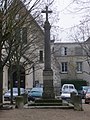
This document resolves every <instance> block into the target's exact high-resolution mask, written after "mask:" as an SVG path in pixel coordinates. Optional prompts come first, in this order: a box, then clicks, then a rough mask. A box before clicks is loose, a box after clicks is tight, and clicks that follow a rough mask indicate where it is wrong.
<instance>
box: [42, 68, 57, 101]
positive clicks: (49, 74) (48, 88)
mask: <svg viewBox="0 0 90 120" xmlns="http://www.w3.org/2000/svg"><path fill="white" fill-rule="evenodd" d="M43 86H44V87H43V99H54V98H55V94H54V87H53V71H52V70H44V71H43Z"/></svg>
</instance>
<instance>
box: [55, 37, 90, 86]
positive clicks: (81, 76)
mask: <svg viewBox="0 0 90 120" xmlns="http://www.w3.org/2000/svg"><path fill="white" fill-rule="evenodd" d="M53 53H54V63H55V66H56V67H57V68H58V70H59V71H58V73H59V75H60V81H63V80H77V81H78V80H86V81H87V82H88V83H89V84H90V56H89V55H90V38H89V39H88V40H86V41H85V42H81V43H79V42H73V43H71V42H68V43H67V42H64V43H62V42H60V43H54V46H53ZM56 72H57V71H56Z"/></svg>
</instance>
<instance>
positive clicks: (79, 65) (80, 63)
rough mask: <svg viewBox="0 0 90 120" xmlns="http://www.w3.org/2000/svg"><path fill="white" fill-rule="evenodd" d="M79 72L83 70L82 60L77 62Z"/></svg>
mask: <svg viewBox="0 0 90 120" xmlns="http://www.w3.org/2000/svg"><path fill="white" fill-rule="evenodd" d="M76 64H77V72H82V62H77V63H76Z"/></svg>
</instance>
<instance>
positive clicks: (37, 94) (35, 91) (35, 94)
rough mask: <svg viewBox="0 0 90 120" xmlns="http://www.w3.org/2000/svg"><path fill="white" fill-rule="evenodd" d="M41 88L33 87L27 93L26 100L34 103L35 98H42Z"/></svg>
mask: <svg viewBox="0 0 90 120" xmlns="http://www.w3.org/2000/svg"><path fill="white" fill-rule="evenodd" d="M42 93H43V88H42V87H34V88H32V89H31V91H30V92H29V93H28V100H29V101H30V100H32V101H34V100H35V99H37V98H42Z"/></svg>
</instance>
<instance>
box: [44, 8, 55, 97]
mask: <svg viewBox="0 0 90 120" xmlns="http://www.w3.org/2000/svg"><path fill="white" fill-rule="evenodd" d="M42 13H46V21H45V24H44V31H45V37H44V43H45V44H44V55H45V56H44V70H43V98H44V99H52V98H54V97H55V95H54V88H53V71H52V69H51V47H50V28H51V26H50V23H49V21H48V13H52V11H49V10H48V6H46V11H42Z"/></svg>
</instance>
